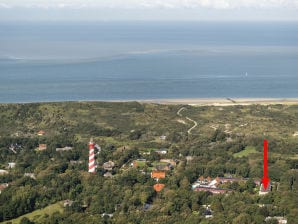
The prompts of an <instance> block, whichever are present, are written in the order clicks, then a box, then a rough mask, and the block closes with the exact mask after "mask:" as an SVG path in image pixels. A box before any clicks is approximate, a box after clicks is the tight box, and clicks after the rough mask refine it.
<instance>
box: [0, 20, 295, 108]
mask: <svg viewBox="0 0 298 224" xmlns="http://www.w3.org/2000/svg"><path fill="white" fill-rule="evenodd" d="M297 97H298V23H297V22H273V21H272V22H174V21H173V22H157V21H156V22H144V21H143V22H142V21H138V22H135V21H134V22H133V21H126V22H116V21H103V22H1V21H0V103H27V102H51V101H85V100H86V101H93V100H94V101H108V100H149V99H150V100H152V99H183V98H297Z"/></svg>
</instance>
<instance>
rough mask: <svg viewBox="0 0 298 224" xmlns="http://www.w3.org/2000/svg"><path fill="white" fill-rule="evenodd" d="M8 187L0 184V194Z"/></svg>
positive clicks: (5, 184) (6, 184)
mask: <svg viewBox="0 0 298 224" xmlns="http://www.w3.org/2000/svg"><path fill="white" fill-rule="evenodd" d="M8 186H9V184H8V183H4V184H0V194H1V192H2V191H3V190H4V189H5V188H7V187H8Z"/></svg>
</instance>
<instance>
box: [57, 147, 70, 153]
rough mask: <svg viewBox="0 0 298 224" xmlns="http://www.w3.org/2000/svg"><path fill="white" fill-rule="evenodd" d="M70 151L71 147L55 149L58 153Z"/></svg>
mask: <svg viewBox="0 0 298 224" xmlns="http://www.w3.org/2000/svg"><path fill="white" fill-rule="evenodd" d="M70 150H72V147H69V146H66V147H64V148H56V152H60V151H70Z"/></svg>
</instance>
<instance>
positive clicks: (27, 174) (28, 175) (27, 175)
mask: <svg viewBox="0 0 298 224" xmlns="http://www.w3.org/2000/svg"><path fill="white" fill-rule="evenodd" d="M24 177H30V178H32V179H36V177H35V175H34V173H24Z"/></svg>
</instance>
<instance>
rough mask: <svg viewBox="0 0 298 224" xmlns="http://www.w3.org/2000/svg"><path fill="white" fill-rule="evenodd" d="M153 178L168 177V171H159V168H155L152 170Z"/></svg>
mask: <svg viewBox="0 0 298 224" xmlns="http://www.w3.org/2000/svg"><path fill="white" fill-rule="evenodd" d="M151 178H155V179H163V178H166V172H165V171H159V170H153V171H152V172H151Z"/></svg>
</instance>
